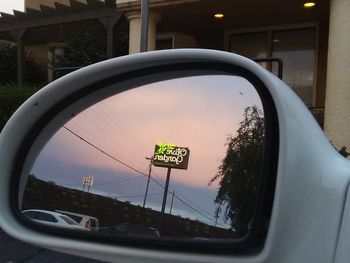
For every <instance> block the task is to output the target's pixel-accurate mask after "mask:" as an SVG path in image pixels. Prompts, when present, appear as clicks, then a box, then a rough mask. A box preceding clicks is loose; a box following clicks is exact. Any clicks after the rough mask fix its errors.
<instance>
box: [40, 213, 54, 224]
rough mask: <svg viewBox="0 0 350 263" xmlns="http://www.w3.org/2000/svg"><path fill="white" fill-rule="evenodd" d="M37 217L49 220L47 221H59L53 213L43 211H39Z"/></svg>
mask: <svg viewBox="0 0 350 263" xmlns="http://www.w3.org/2000/svg"><path fill="white" fill-rule="evenodd" d="M35 219H37V220H42V221H47V222H53V223H57V222H58V220H57V219H56V218H55V217H54V216H53V215H50V214H47V213H43V212H37V214H36V217H35Z"/></svg>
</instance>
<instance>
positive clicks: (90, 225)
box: [55, 210, 99, 229]
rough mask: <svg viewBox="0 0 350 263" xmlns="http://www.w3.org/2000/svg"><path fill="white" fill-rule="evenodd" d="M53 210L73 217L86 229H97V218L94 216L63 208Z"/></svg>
mask: <svg viewBox="0 0 350 263" xmlns="http://www.w3.org/2000/svg"><path fill="white" fill-rule="evenodd" d="M55 211H56V212H58V213H61V214H64V215H67V216H69V217H71V218H73V219H74V220H75V221H76V222H77V223H78V224H79V225H80V226H82V227H85V228H87V229H98V227H99V220H98V219H97V218H96V217H92V216H89V215H84V214H79V213H74V212H69V211H63V210H55Z"/></svg>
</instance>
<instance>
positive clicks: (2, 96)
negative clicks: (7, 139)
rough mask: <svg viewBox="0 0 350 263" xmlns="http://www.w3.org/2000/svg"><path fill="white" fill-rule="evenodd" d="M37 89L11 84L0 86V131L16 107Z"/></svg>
mask: <svg viewBox="0 0 350 263" xmlns="http://www.w3.org/2000/svg"><path fill="white" fill-rule="evenodd" d="M37 90H38V88H37V87H29V86H23V87H18V86H16V85H13V84H8V85H3V86H0V131H1V130H2V128H3V127H4V125H5V123H6V122H7V120H8V119H9V118H10V117H11V115H12V114H13V113H14V112H15V111H16V110H17V108H18V107H19V106H20V105H21V104H22V103H23V102H24V101H25V100H26V99H27V98H29V97H30V96H31V95H32V94H33V93H34V92H36V91H37Z"/></svg>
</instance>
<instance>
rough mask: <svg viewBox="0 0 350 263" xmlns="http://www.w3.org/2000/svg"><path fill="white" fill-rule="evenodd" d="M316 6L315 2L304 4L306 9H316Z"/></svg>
mask: <svg viewBox="0 0 350 263" xmlns="http://www.w3.org/2000/svg"><path fill="white" fill-rule="evenodd" d="M315 5H316V3H315V2H306V3H305V4H304V7H305V8H311V7H314V6H315Z"/></svg>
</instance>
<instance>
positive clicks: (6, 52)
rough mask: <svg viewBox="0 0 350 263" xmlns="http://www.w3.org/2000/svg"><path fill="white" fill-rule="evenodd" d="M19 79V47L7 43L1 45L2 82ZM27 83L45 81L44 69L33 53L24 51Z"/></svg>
mask: <svg viewBox="0 0 350 263" xmlns="http://www.w3.org/2000/svg"><path fill="white" fill-rule="evenodd" d="M16 81H17V47H16V46H15V45H10V44H9V45H6V46H3V47H0V84H2V85H4V84H8V83H12V82H16ZM23 81H24V82H25V83H27V84H31V85H33V84H39V83H42V82H44V81H45V76H43V70H42V69H41V68H40V66H39V65H37V64H36V63H35V61H34V59H33V57H32V54H31V53H30V52H29V51H28V50H25V52H24V80H23Z"/></svg>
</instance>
